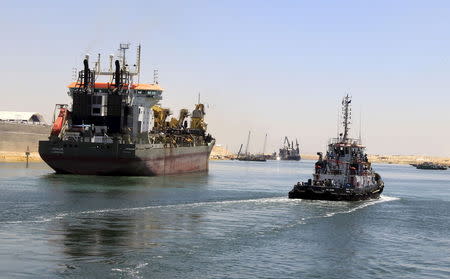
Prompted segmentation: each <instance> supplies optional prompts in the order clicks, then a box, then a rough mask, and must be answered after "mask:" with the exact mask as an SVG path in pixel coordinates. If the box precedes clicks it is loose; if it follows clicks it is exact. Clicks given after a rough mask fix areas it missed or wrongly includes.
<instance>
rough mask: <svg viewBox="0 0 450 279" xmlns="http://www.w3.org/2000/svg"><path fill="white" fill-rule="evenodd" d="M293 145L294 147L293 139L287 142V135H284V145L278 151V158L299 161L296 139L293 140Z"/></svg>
mask: <svg viewBox="0 0 450 279" xmlns="http://www.w3.org/2000/svg"><path fill="white" fill-rule="evenodd" d="M295 146H296V148H294V141H292V142H289V139H288V137H284V146H283V147H282V148H280V152H279V153H278V157H279V159H280V160H292V161H300V159H301V156H300V148H299V144H298V141H297V139H296V140H295Z"/></svg>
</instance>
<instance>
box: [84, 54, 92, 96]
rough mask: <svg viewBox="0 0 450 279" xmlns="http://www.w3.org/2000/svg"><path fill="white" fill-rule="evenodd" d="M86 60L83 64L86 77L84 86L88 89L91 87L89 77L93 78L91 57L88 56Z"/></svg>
mask: <svg viewBox="0 0 450 279" xmlns="http://www.w3.org/2000/svg"><path fill="white" fill-rule="evenodd" d="M86 57H87V58H86V59H84V61H83V64H84V76H83V79H84V80H83V83H84V84H83V86H84V87H85V88H86V87H88V85H89V77H90V76H91V70H89V60H88V58H89V55H86Z"/></svg>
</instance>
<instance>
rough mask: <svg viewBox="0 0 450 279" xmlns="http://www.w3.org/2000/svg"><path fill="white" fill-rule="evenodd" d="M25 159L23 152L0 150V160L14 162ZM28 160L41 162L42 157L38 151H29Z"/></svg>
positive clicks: (24, 160)
mask: <svg viewBox="0 0 450 279" xmlns="http://www.w3.org/2000/svg"><path fill="white" fill-rule="evenodd" d="M26 161H27V157H26V156H25V152H9V151H0V162H3V163H16V162H26ZM28 162H42V159H41V156H39V153H38V152H30V156H29V158H28Z"/></svg>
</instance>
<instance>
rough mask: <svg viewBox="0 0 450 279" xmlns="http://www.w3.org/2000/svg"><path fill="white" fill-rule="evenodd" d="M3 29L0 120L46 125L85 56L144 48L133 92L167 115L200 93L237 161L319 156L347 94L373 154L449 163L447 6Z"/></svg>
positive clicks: (199, 8) (45, 18)
mask: <svg viewBox="0 0 450 279" xmlns="http://www.w3.org/2000/svg"><path fill="white" fill-rule="evenodd" d="M0 28H1V44H0V56H1V64H0V81H1V82H2V86H1V88H2V89H1V91H0V97H1V103H0V110H17V111H38V112H41V113H43V114H44V115H45V116H46V118H47V119H49V118H50V114H51V112H52V111H53V108H54V104H55V103H67V102H68V101H69V99H68V97H67V94H66V92H67V88H66V86H67V84H68V83H69V82H70V81H71V80H72V68H74V67H77V68H78V69H80V68H81V65H82V58H83V56H84V54H86V53H90V54H91V55H92V56H95V55H96V54H97V53H99V52H100V53H102V54H103V57H104V58H106V57H107V55H109V54H110V53H115V51H116V49H117V47H118V44H119V43H120V42H130V43H132V45H133V46H132V48H133V49H132V53H133V54H132V56H134V47H135V46H136V45H137V44H138V43H141V44H142V47H143V51H142V70H143V74H142V75H141V81H151V80H152V79H153V69H158V70H159V76H160V78H159V81H160V84H161V85H162V86H163V87H164V88H165V90H166V91H165V93H164V100H163V105H164V106H169V107H171V108H173V109H175V110H178V109H179V108H182V107H187V108H189V109H192V107H193V104H194V103H195V102H196V99H197V94H198V92H201V96H202V100H203V101H204V102H205V103H206V104H208V107H209V108H208V110H207V122H208V123H209V131H210V132H211V133H212V134H213V135H214V136H215V137H216V138H217V141H218V143H219V144H222V145H224V146H228V147H229V148H230V149H231V150H233V151H237V149H238V148H239V144H240V143H245V141H246V137H247V132H248V130H251V131H252V133H253V135H254V136H253V138H252V142H251V150H252V151H255V152H257V151H261V149H262V145H263V139H264V134H265V133H268V137H269V139H268V145H267V150H275V148H278V147H279V146H280V145H281V144H282V140H283V138H284V136H285V135H287V136H289V137H291V138H295V137H296V138H298V139H299V141H300V143H301V148H302V150H303V152H305V153H315V152H316V151H323V150H324V148H325V144H326V143H327V140H328V139H329V138H330V137H333V136H335V135H336V123H337V112H338V105H339V104H340V101H341V98H342V96H343V95H344V94H346V93H349V94H351V95H352V96H353V102H352V104H353V115H354V119H353V122H354V123H355V124H354V125H353V129H352V130H351V132H353V133H352V134H353V135H354V136H357V135H358V131H359V121H360V120H359V118H360V117H359V115H360V111H361V110H362V111H363V112H362V126H363V129H362V134H363V140H364V142H365V144H366V145H367V146H368V152H369V153H371V154H428V155H441V156H450V140H449V137H450V125H449V124H450V114H449V108H448V107H449V105H450V97H449V95H450V2H449V1H356V0H355V1H317V0H316V1H104V2H101V1H95V2H94V1H7V2H4V3H3V4H2V9H1V17H0ZM104 60H106V59H104ZM105 62H106V61H105ZM104 66H105V67H106V63H105V64H104Z"/></svg>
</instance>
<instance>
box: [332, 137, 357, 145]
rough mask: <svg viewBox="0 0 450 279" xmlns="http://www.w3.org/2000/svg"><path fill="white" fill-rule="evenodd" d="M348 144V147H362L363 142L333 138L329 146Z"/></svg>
mask: <svg viewBox="0 0 450 279" xmlns="http://www.w3.org/2000/svg"><path fill="white" fill-rule="evenodd" d="M339 143H342V144H346V145H362V142H361V140H360V139H352V138H347V139H345V140H344V139H342V138H331V139H330V140H329V141H328V144H329V145H330V144H339Z"/></svg>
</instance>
